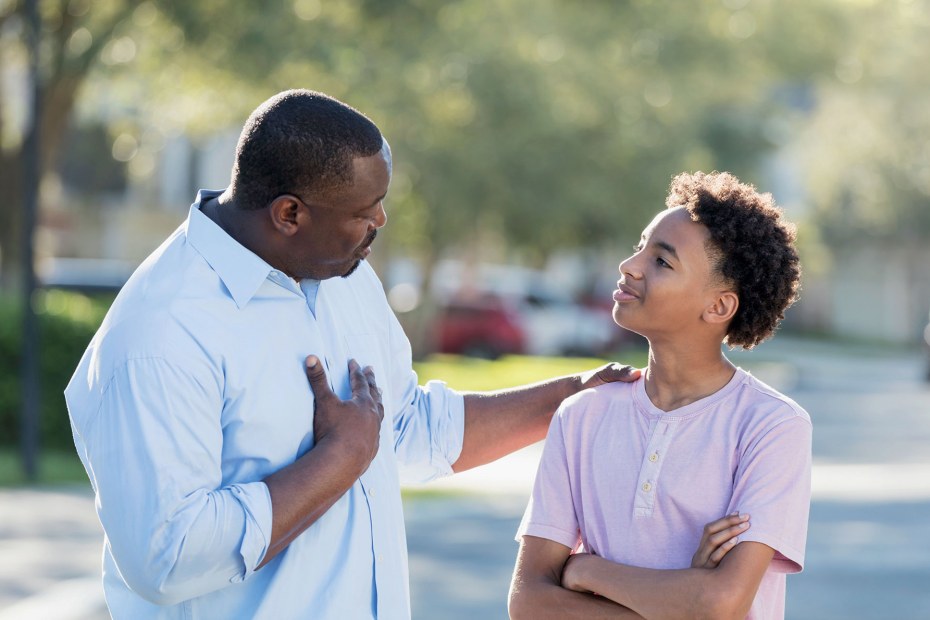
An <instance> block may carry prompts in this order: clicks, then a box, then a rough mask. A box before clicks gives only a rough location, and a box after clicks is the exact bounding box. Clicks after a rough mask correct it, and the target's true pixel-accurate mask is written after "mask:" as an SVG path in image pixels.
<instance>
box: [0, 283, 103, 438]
mask: <svg viewBox="0 0 930 620" xmlns="http://www.w3.org/2000/svg"><path fill="white" fill-rule="evenodd" d="M110 301H111V300H110V299H108V298H102V299H93V298H90V297H87V296H84V295H79V294H76V293H66V292H63V291H56V290H52V291H45V292H39V293H37V294H36V298H35V301H34V304H35V306H34V307H35V308H36V312H37V316H38V319H39V340H40V346H39V363H40V371H39V372H40V394H41V409H40V424H39V428H40V432H41V444H42V447H43V448H52V449H59V450H73V449H74V444H73V441H72V438H71V426H70V424H69V422H68V411H67V408H66V407H65V400H64V395H63V390H64V388H65V386H66V385H67V384H68V381H69V380H70V379H71V375H72V374H73V373H74V369H75V368H76V367H77V364H78V362H79V361H80V359H81V355H82V354H83V353H84V350H85V349H86V348H87V345H88V343H89V342H90V340H91V338H92V337H93V335H94V332H95V331H96V330H97V327H98V326H99V325H100V322H101V321H102V320H103V315H104V314H105V313H106V309H107V307H109V302H110ZM21 317H22V309H21V306H20V304H18V303H15V300H12V299H8V298H7V299H2V300H0V446H15V445H18V443H19V432H20V430H19V429H20V415H21V407H22V393H21V389H20V384H21V376H22V374H21V368H20V367H21V360H22V333H21V325H22V318H21Z"/></svg>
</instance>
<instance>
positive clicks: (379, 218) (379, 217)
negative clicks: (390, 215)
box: [373, 202, 387, 228]
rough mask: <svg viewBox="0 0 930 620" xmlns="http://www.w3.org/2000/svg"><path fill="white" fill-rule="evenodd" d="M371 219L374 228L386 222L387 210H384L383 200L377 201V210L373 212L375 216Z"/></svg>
mask: <svg viewBox="0 0 930 620" xmlns="http://www.w3.org/2000/svg"><path fill="white" fill-rule="evenodd" d="M373 221H374V224H375V228H381V227H382V226H384V225H385V224H387V211H385V210H384V203H383V202H379V203H378V212H377V213H375V217H374V218H373Z"/></svg>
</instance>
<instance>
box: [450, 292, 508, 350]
mask: <svg viewBox="0 0 930 620" xmlns="http://www.w3.org/2000/svg"><path fill="white" fill-rule="evenodd" d="M434 329H435V342H436V347H437V350H438V351H439V352H440V353H457V354H460V355H468V356H471V357H483V358H487V359H495V358H497V357H500V356H501V355H505V354H508V353H516V354H519V353H524V352H525V350H526V346H525V339H526V336H525V334H524V332H523V329H522V328H521V327H520V318H519V316H517V314H516V313H515V312H514V311H513V310H511V309H510V308H508V307H507V305H506V304H505V303H504V302H503V301H502V300H501V299H500V298H499V297H497V296H496V295H481V296H478V297H468V298H458V299H452V300H450V301H449V302H447V303H445V304H444V305H443V306H442V307H441V308H440V311H439V315H438V316H437V317H436V322H435V323H434Z"/></svg>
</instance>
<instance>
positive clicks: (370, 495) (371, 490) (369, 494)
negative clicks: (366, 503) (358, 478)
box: [368, 489, 375, 497]
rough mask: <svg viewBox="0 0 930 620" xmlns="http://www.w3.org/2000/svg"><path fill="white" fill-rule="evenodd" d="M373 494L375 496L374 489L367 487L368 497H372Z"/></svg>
mask: <svg viewBox="0 0 930 620" xmlns="http://www.w3.org/2000/svg"><path fill="white" fill-rule="evenodd" d="M374 496H375V490H374V489H368V497H374Z"/></svg>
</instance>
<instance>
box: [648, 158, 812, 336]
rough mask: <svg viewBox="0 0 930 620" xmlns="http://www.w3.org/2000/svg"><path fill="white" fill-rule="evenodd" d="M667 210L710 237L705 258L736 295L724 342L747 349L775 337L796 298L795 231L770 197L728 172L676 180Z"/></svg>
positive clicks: (798, 273)
mask: <svg viewBox="0 0 930 620" xmlns="http://www.w3.org/2000/svg"><path fill="white" fill-rule="evenodd" d="M665 204H666V205H667V206H668V207H669V208H674V207H685V208H686V209H687V210H688V212H689V213H690V214H691V219H692V220H693V221H695V222H699V223H700V224H703V225H704V226H705V227H706V228H707V230H708V231H710V241H709V242H708V247H707V251H708V256H710V259H711V263H712V265H713V268H714V270H715V271H716V272H717V275H718V276H719V277H721V278H722V280H723V282H725V283H727V284H728V285H730V286H733V288H734V290H735V292H736V293H737V295H739V308H738V310H737V311H736V315H735V316H734V317H733V319H732V320H731V321H730V324H729V326H728V327H727V335H726V339H725V340H724V342H726V343H727V345H729V346H730V347H742V348H744V349H751V348H753V347H754V346H756V345H757V344H759V343H760V342H762V341H764V340H765V339H766V338H768V337H769V336H771V335H772V333H774V331H775V329H776V328H777V327H778V324H779V323H780V322H781V320H782V319H783V318H784V317H785V310H787V309H788V307H789V306H790V305H791V304H793V303H794V302H795V301H796V300H797V298H798V290H799V285H800V280H801V264H800V260H799V259H798V252H797V250H796V248H795V246H794V242H795V239H796V237H797V231H796V228H795V226H794V224H792V223H790V222H788V221H786V220H785V219H784V217H783V216H782V211H781V209H780V208H778V207H777V206H776V205H775V201H774V199H773V198H772V195H771V194H760V193H759V192H757V191H756V188H755V187H753V186H752V185H748V184H745V183H741V182H740V181H739V179H737V178H736V177H735V176H733V175H732V174H730V173H728V172H713V173H711V174H705V173H703V172H696V173H694V174H689V173H684V174H679V175H678V176H676V177H675V178H674V179H672V183H671V186H670V188H669V194H668V198H667V199H666V201H665Z"/></svg>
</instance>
